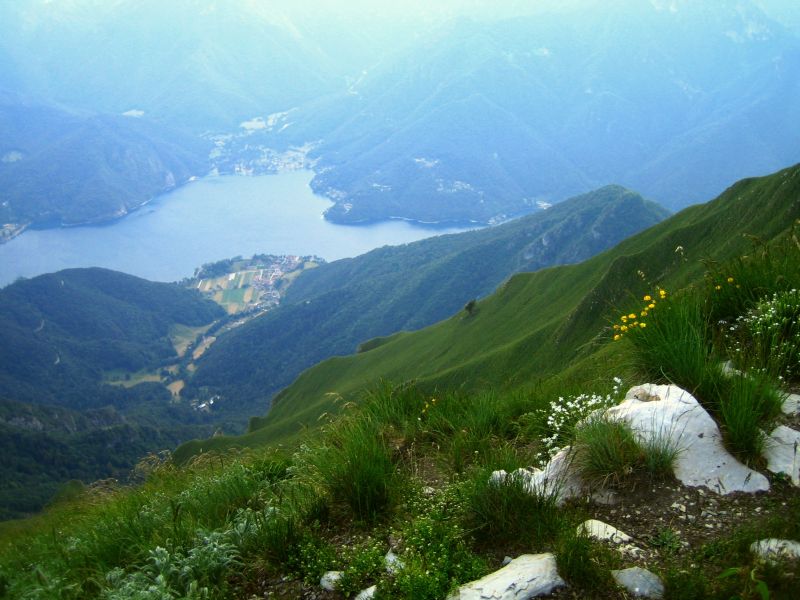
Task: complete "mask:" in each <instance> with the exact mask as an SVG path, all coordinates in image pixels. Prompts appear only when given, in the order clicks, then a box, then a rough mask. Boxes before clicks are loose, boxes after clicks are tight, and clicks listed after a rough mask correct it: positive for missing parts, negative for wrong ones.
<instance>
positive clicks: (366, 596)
mask: <svg viewBox="0 0 800 600" xmlns="http://www.w3.org/2000/svg"><path fill="white" fill-rule="evenodd" d="M377 589H378V586H376V585H373V586H372V587H368V588H367V589H365V590H361V591H360V592H359V593H358V596H356V599H355V600H371V599H372V598H374V597H375V590H377Z"/></svg>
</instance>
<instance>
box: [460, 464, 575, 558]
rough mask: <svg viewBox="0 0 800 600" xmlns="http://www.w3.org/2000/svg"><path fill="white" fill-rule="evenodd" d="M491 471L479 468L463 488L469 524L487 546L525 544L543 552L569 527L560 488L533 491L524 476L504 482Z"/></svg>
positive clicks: (514, 477)
mask: <svg viewBox="0 0 800 600" xmlns="http://www.w3.org/2000/svg"><path fill="white" fill-rule="evenodd" d="M491 473H492V469H491V468H486V467H484V468H476V469H474V470H473V471H472V472H471V473H470V477H469V479H468V480H467V481H466V482H465V484H464V486H463V493H464V494H465V506H466V510H467V513H466V522H467V526H468V528H469V529H471V530H473V531H474V532H475V533H474V535H475V536H476V538H477V539H479V540H480V541H482V542H483V543H486V544H496V543H498V542H506V543H507V542H515V543H521V544H523V545H524V546H526V547H528V548H531V549H543V548H545V547H546V546H547V544H549V543H552V541H553V540H554V539H555V538H556V537H557V536H558V534H559V532H560V531H561V530H562V529H563V527H564V526H565V520H564V515H565V513H564V511H563V510H562V509H561V508H559V506H558V489H557V487H556V486H550V487H549V488H547V489H542V490H531V489H529V487H528V486H527V485H526V481H525V479H524V478H523V477H521V476H519V475H517V474H515V473H511V474H509V475H508V476H507V477H505V478H504V479H503V480H502V481H495V480H491V479H490V475H491Z"/></svg>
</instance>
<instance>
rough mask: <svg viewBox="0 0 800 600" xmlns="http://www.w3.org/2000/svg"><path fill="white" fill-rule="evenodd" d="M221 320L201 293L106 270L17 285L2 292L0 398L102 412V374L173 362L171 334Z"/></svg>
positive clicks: (75, 271)
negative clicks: (179, 327)
mask: <svg viewBox="0 0 800 600" xmlns="http://www.w3.org/2000/svg"><path fill="white" fill-rule="evenodd" d="M222 315H223V311H222V309H221V308H220V307H219V306H217V305H216V304H214V303H212V302H211V301H208V300H205V299H203V298H202V297H201V296H200V295H199V293H195V292H193V291H189V290H185V289H183V288H181V287H179V286H177V285H173V284H163V283H153V282H149V281H145V280H143V279H139V278H138V277H133V276H131V275H125V274H123V273H116V272H114V271H108V270H105V269H70V270H66V271H59V272H58V273H52V274H48V275H41V276H39V277H35V278H33V279H25V280H20V281H17V282H15V283H13V284H11V285H9V286H6V287H5V288H3V289H0V391H1V392H2V395H3V396H5V397H7V398H12V399H15V400H20V401H25V402H36V403H41V404H55V405H62V406H68V407H71V408H88V407H97V406H103V405H104V403H105V399H103V397H102V394H101V395H100V396H99V397H98V396H96V395H95V392H98V386H99V385H100V383H101V382H102V380H103V377H104V374H106V373H108V372H111V371H114V370H124V371H126V372H136V371H139V370H142V369H146V368H154V367H159V366H161V364H162V363H164V362H165V361H166V362H168V361H170V360H172V359H176V358H177V355H176V352H175V348H174V347H173V345H172V343H171V341H170V338H169V333H170V328H171V327H173V326H174V325H176V324H180V325H185V326H188V327H197V326H201V325H206V324H209V323H211V322H212V321H213V320H214V319H216V318H219V317H220V316H222Z"/></svg>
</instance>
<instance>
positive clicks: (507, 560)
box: [503, 556, 514, 567]
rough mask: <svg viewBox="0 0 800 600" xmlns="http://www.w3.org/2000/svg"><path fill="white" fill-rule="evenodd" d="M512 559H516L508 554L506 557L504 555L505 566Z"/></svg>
mask: <svg viewBox="0 0 800 600" xmlns="http://www.w3.org/2000/svg"><path fill="white" fill-rule="evenodd" d="M512 560H514V559H513V558H511V557H510V556H506V557H504V558H503V566H504V567H505V566H506V565H507V564H508V563H510V562H511V561H512Z"/></svg>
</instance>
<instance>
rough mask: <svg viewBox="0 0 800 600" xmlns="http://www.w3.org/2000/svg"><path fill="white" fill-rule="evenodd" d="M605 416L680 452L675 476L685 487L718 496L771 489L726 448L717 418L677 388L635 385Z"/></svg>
mask: <svg viewBox="0 0 800 600" xmlns="http://www.w3.org/2000/svg"><path fill="white" fill-rule="evenodd" d="M606 415H607V416H608V417H610V418H612V419H619V420H621V421H625V422H626V423H628V425H630V427H631V429H633V432H634V433H635V434H636V436H637V437H638V438H639V439H640V440H642V441H646V440H652V439H654V438H657V437H658V438H661V439H663V440H665V441H668V443H669V444H672V445H673V446H674V447H675V448H677V449H678V457H677V459H676V461H675V465H674V470H675V477H676V478H678V479H679V480H680V481H681V482H682V483H683V484H684V485H687V486H690V487H706V488H708V489H710V490H712V491H714V492H716V493H718V494H730V493H733V492H761V491H767V490H769V481H768V480H767V478H766V477H765V476H764V475H762V474H761V473H759V472H757V471H754V470H753V469H750V468H748V467H746V466H745V465H743V464H742V463H740V462H739V461H738V460H736V459H735V458H734V457H733V455H731V454H730V453H729V452H728V451H727V450H725V447H724V446H723V445H722V434H721V432H720V430H719V427H717V424H716V423H715V422H714V419H712V418H711V415H709V414H708V413H707V412H706V411H705V409H704V408H703V407H702V406H701V405H700V403H699V402H698V401H697V400H696V399H695V397H694V396H692V395H691V394H690V393H689V392H687V391H685V390H682V389H681V388H679V387H678V386H675V385H655V384H652V383H648V384H645V385H642V386H637V387H634V388H632V389H631V390H630V391H629V392H628V393H627V394H626V396H625V400H624V401H623V402H622V403H621V404H619V405H617V406H614V407H611V408H609V409H608V410H607V411H606Z"/></svg>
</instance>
